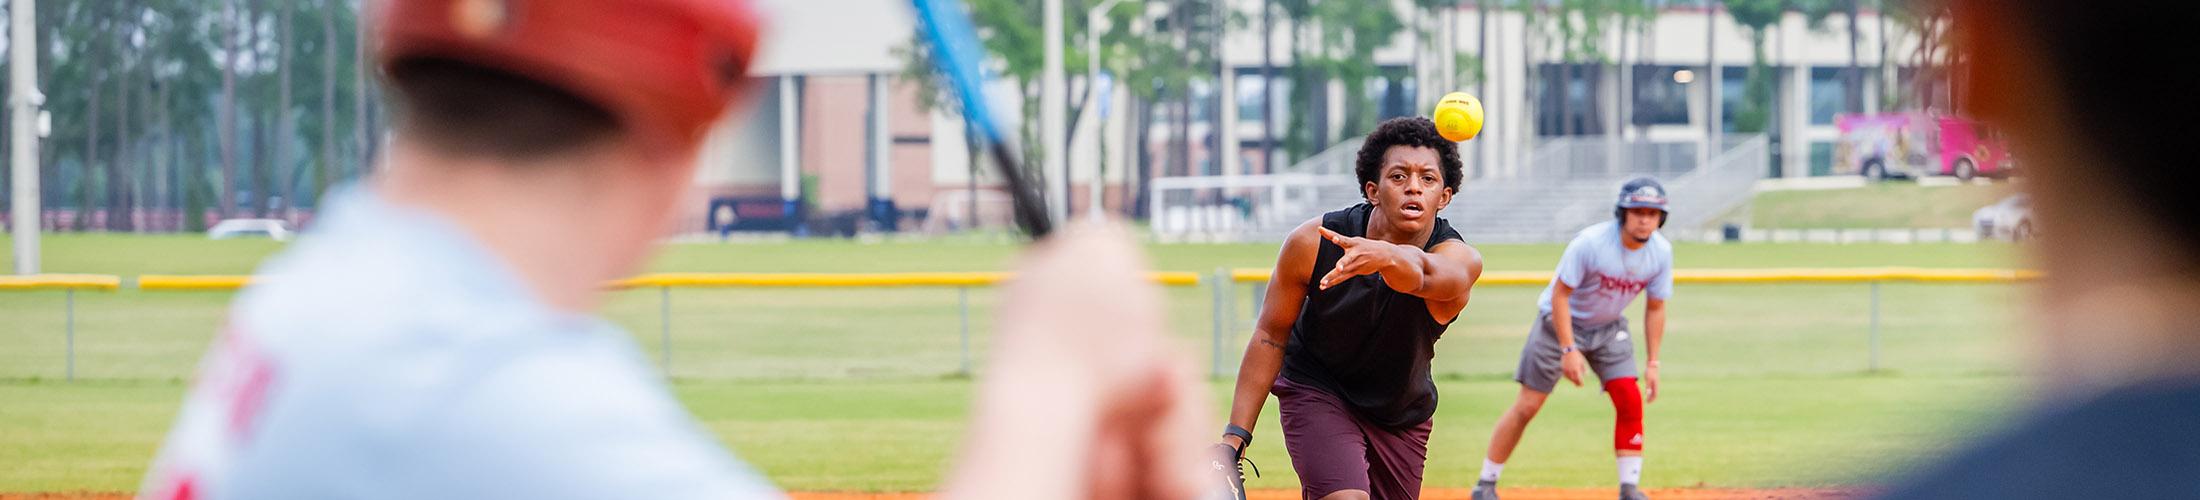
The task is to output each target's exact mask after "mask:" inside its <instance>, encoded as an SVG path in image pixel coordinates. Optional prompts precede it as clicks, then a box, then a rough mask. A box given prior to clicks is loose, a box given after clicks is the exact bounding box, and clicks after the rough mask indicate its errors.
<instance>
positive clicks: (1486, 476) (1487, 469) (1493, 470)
mask: <svg viewBox="0 0 2200 500" xmlns="http://www.w3.org/2000/svg"><path fill="white" fill-rule="evenodd" d="M1501 472H1505V464H1501V463H1497V462H1491V461H1490V459H1488V458H1483V459H1482V478H1481V480H1482V481H1489V482H1492V483H1494V482H1497V474H1498V473H1501Z"/></svg>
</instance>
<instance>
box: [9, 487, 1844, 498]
mask: <svg viewBox="0 0 2200 500" xmlns="http://www.w3.org/2000/svg"><path fill="white" fill-rule="evenodd" d="M1471 491H1472V490H1468V489H1466V488H1434V489H1426V490H1421V500H1468V493H1469V492H1471ZM1252 493H1253V494H1252V495H1250V496H1249V497H1248V499H1249V500H1295V499H1297V498H1299V492H1298V490H1253V492H1252ZM1501 493H1503V494H1504V495H1505V499H1506V500H1605V499H1608V498H1613V497H1617V496H1619V495H1618V491H1617V490H1615V489H1612V488H1505V489H1504V490H1502V491H1501ZM1647 493H1649V494H1650V497H1651V498H1655V499H1658V500H1772V499H1778V500H1801V499H1850V498H1863V496H1864V493H1863V492H1860V491H1857V490H1842V489H1726V488H1668V489H1651V490H1649V491H1648V492H1647ZM791 495H793V496H794V500H918V499H922V498H926V496H925V495H924V494H922V493H792V494H791ZM0 500H13V499H0Z"/></svg>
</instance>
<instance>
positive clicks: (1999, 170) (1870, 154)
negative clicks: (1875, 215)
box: [1834, 113, 2015, 181]
mask: <svg viewBox="0 0 2200 500" xmlns="http://www.w3.org/2000/svg"><path fill="white" fill-rule="evenodd" d="M1835 126H1836V127H1837V128H1839V129H1840V130H1841V137H1840V139H1839V140H1838V141H1837V142H1836V143H1835V146H1834V171H1835V172H1837V173H1843V174H1856V175H1862V176H1864V177H1865V178H1869V179H1872V180H1885V179H1912V178H1918V177H1924V176H1928V175H1944V176H1953V177H1955V178H1957V179H1960V180H1965V181H1968V180H1971V179H1974V178H1978V177H2005V176H2008V175H2009V174H2011V173H2013V172H2015V164H2014V162H2012V161H2011V158H2010V156H2009V153H2008V151H2009V148H2008V145H2007V144H2006V142H2005V141H2004V140H2003V139H2002V137H2001V135H2000V134H1999V133H1998V132H1996V131H1994V130H1991V129H1989V128H1987V127H1986V126H1985V125H1983V124H1980V123H1979V122H1976V121H1972V120H1970V119H1967V118H1962V117H1957V116H1947V115H1929V114H1925V113H1873V114H1861V115H1842V116H1841V117H1839V118H1838V119H1836V120H1835Z"/></svg>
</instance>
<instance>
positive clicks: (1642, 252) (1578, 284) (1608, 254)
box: [1536, 222, 1673, 328]
mask: <svg viewBox="0 0 2200 500" xmlns="http://www.w3.org/2000/svg"><path fill="white" fill-rule="evenodd" d="M1623 237H1625V236H1624V235H1621V234H1620V232H1619V224H1618V223H1615V222H1604V223H1600V224H1597V225H1594V226H1589V228H1588V229H1583V230H1581V233H1580V234H1576V235H1574V241H1573V242H1572V243H1568V244H1567V245H1566V253H1565V255H1561V256H1559V258H1558V271H1557V273H1556V275H1555V276H1552V277H1551V283H1552V285H1556V284H1558V283H1565V284H1566V286H1569V287H1573V289H1574V293H1573V295H1569V296H1568V300H1567V301H1566V304H1567V306H1568V308H1569V309H1571V310H1572V315H1573V317H1574V327H1576V328H1582V327H1588V326H1596V325H1604V324H1608V323H1611V322H1614V321H1619V320H1620V318H1621V316H1620V314H1621V313H1622V312H1624V311H1625V309H1627V304H1628V303H1630V302H1634V301H1635V296H1636V295H1641V294H1642V293H1643V292H1649V293H1650V298H1652V299H1656V300H1665V299H1668V298H1671V297H1672V296H1673V243H1672V242H1669V241H1666V240H1665V235H1662V234H1657V233H1651V236H1650V241H1647V242H1644V243H1643V245H1642V248H1637V249H1634V250H1628V249H1627V247H1626V245H1623V244H1621V241H1620V238H1623ZM1555 289H1557V287H1556V286H1545V287H1544V288H1543V296H1542V298H1539V299H1536V303H1537V305H1538V306H1540V307H1542V309H1543V314H1550V313H1551V292H1552V291H1553V290H1555Z"/></svg>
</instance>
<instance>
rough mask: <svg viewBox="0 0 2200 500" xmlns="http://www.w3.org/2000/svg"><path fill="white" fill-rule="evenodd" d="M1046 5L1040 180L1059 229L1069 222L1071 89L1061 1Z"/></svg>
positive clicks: (1041, 74)
mask: <svg viewBox="0 0 2200 500" xmlns="http://www.w3.org/2000/svg"><path fill="white" fill-rule="evenodd" d="M1045 3H1046V8H1045V9H1044V10H1043V11H1042V13H1041V17H1042V18H1043V19H1044V20H1043V21H1042V22H1041V23H1040V24H1041V25H1043V26H1044V30H1043V31H1044V36H1045V38H1046V42H1045V43H1044V46H1045V50H1046V53H1045V56H1046V57H1045V58H1044V59H1045V67H1044V68H1042V71H1041V72H1040V73H1039V140H1040V141H1041V142H1042V144H1040V147H1039V148H1038V151H1039V154H1040V155H1041V156H1040V158H1042V159H1044V161H1043V162H1042V163H1041V165H1042V167H1041V168H1043V169H1044V170H1045V171H1046V173H1045V174H1043V175H1041V176H1040V178H1044V179H1049V181H1048V182H1047V199H1048V201H1051V202H1052V203H1048V204H1047V206H1048V208H1050V209H1051V210H1049V212H1052V214H1050V215H1052V216H1053V218H1054V223H1055V224H1057V225H1059V224H1061V223H1062V222H1063V221H1064V220H1066V219H1068V218H1069V162H1068V161H1064V160H1065V158H1064V157H1065V156H1068V155H1067V154H1066V153H1068V151H1067V150H1068V149H1069V148H1068V145H1067V144H1065V142H1066V141H1064V140H1063V139H1062V138H1063V137H1064V136H1065V135H1066V134H1065V133H1064V131H1063V130H1062V129H1063V126H1062V125H1063V124H1062V122H1063V121H1065V120H1066V119H1067V116H1066V115H1068V114H1069V113H1068V110H1066V109H1063V108H1064V107H1065V106H1068V105H1069V104H1068V99H1067V97H1068V96H1067V95H1066V94H1068V93H1069V89H1068V87H1069V85H1068V83H1067V82H1065V81H1064V80H1067V78H1066V77H1065V76H1063V75H1064V74H1063V72H1062V0H1046V2H1045Z"/></svg>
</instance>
